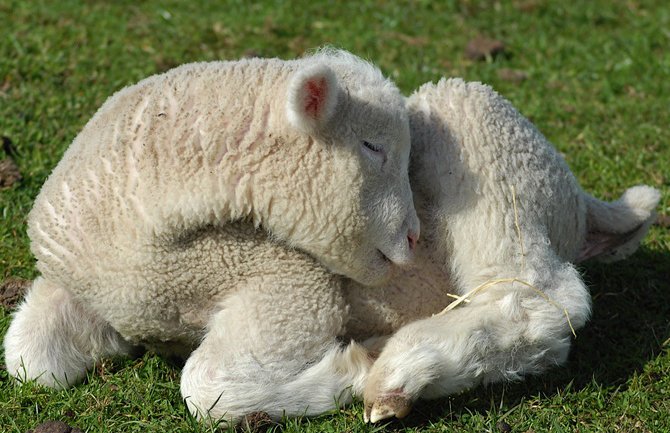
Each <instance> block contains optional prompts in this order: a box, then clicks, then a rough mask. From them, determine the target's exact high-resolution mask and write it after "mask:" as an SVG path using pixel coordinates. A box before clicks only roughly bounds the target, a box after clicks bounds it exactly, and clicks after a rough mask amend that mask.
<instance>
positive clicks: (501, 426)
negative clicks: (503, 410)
mask: <svg viewBox="0 0 670 433" xmlns="http://www.w3.org/2000/svg"><path fill="white" fill-rule="evenodd" d="M496 427H497V428H498V431H499V432H500V433H511V431H512V426H511V425H509V424H507V423H506V422H505V421H498V422H497V423H496Z"/></svg>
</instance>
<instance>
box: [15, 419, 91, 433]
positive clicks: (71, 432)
mask: <svg viewBox="0 0 670 433" xmlns="http://www.w3.org/2000/svg"><path fill="white" fill-rule="evenodd" d="M26 433H84V432H82V431H81V430H79V429H78V428H75V427H72V426H69V425H67V424H65V423H64V422H63V421H47V422H45V423H44V424H40V425H38V426H37V427H35V429H34V430H28V431H27V432H26Z"/></svg>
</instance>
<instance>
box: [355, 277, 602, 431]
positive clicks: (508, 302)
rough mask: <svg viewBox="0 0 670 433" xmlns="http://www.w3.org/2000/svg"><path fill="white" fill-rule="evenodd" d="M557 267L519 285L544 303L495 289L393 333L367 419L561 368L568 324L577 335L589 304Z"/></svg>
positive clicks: (374, 376) (515, 286)
mask: <svg viewBox="0 0 670 433" xmlns="http://www.w3.org/2000/svg"><path fill="white" fill-rule="evenodd" d="M558 266H559V268H558V269H557V270H556V272H553V273H550V274H549V275H536V276H535V277H529V278H528V279H527V280H525V281H526V282H530V283H532V284H533V286H534V287H536V288H537V289H540V290H542V291H543V293H545V294H546V295H548V297H549V299H548V298H546V297H544V296H541V295H540V294H538V293H537V292H535V290H534V289H532V288H529V287H527V286H525V285H523V284H520V283H501V284H496V285H493V286H489V287H488V288H487V289H485V290H482V291H481V292H479V293H478V294H477V295H475V296H473V298H472V300H471V302H470V303H468V304H466V305H463V306H460V307H458V308H455V309H453V310H451V311H448V312H446V313H445V314H440V315H435V316H433V317H430V318H427V319H423V320H419V321H416V322H413V323H410V324H408V325H406V326H405V327H403V328H401V329H400V330H398V332H397V333H396V334H394V335H393V336H392V337H391V338H390V339H389V341H388V343H387V344H386V346H385V347H384V349H383V351H382V353H381V354H380V357H379V358H378V359H377V361H376V362H375V363H374V365H373V367H372V369H371V370H370V374H369V376H368V379H367V382H366V386H365V391H364V398H365V417H366V419H367V420H370V421H372V422H376V421H379V420H382V419H385V418H390V417H393V416H397V417H399V418H401V417H403V416H405V415H406V414H407V413H409V410H410V408H411V405H412V403H413V402H414V401H415V400H416V399H418V398H437V397H442V396H446V395H449V394H453V393H456V392H459V391H462V390H465V389H468V388H471V387H473V386H475V385H477V384H479V383H481V382H485V383H490V382H497V381H501V380H505V379H517V378H519V377H520V376H523V375H526V374H534V373H539V372H541V371H543V370H545V369H546V368H547V367H550V366H553V365H558V364H561V363H562V362H564V361H565V359H566V357H567V354H568V350H569V346H570V339H571V337H572V331H571V328H570V324H569V323H568V317H569V318H570V323H571V324H572V326H573V327H574V328H575V329H576V328H579V327H581V326H583V324H584V322H585V321H586V319H587V317H588V315H589V312H590V297H589V294H588V292H587V289H586V288H585V286H584V285H583V283H582V281H581V279H580V277H579V275H578V273H577V271H576V270H575V269H574V268H572V266H570V265H569V264H564V265H558ZM564 309H565V310H564ZM566 313H567V315H566Z"/></svg>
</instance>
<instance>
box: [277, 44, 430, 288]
mask: <svg viewBox="0 0 670 433" xmlns="http://www.w3.org/2000/svg"><path fill="white" fill-rule="evenodd" d="M285 95H286V96H285V112H286V120H287V128H288V129H289V130H292V131H293V133H289V135H291V136H293V137H294V140H293V143H292V146H295V149H296V151H297V152H298V153H297V154H296V156H297V157H298V158H300V161H299V163H298V166H297V167H296V170H297V171H300V172H301V173H309V174H308V176H299V175H298V173H297V172H296V176H295V177H294V178H293V179H291V182H292V184H293V185H294V187H295V189H296V190H295V191H294V192H295V193H296V194H298V197H300V198H299V199H298V200H296V202H295V203H293V206H294V207H295V210H297V212H295V215H296V216H297V218H298V220H297V221H294V222H293V223H294V224H292V225H289V227H288V229H289V230H290V232H288V233H283V235H284V236H281V235H282V233H277V234H279V235H280V237H284V238H285V239H287V240H288V241H289V243H291V244H292V245H294V246H296V247H299V248H301V249H303V250H305V251H307V252H309V253H311V254H312V255H314V256H315V257H316V258H317V259H319V260H320V261H321V262H322V263H324V264H325V265H326V266H328V267H329V268H330V269H331V270H333V271H334V272H336V273H341V274H344V275H346V276H348V277H350V278H353V279H355V280H357V281H359V282H362V283H364V284H371V285H374V284H378V283H381V282H382V281H384V280H385V279H386V278H387V277H388V276H389V273H390V269H391V266H392V264H397V265H404V264H407V263H408V262H409V261H410V260H411V258H412V255H413V250H414V248H415V245H416V241H417V239H418V236H419V220H418V218H417V215H416V212H415V210H414V204H413V201H412V192H411V190H410V185H409V178H408V163H409V151H410V135H409V121H408V114H407V110H406V108H405V101H404V98H403V96H402V95H401V94H400V92H399V91H398V89H397V87H396V86H395V85H394V84H393V83H392V82H391V81H390V80H388V79H386V78H384V77H383V75H382V74H381V72H380V71H379V69H377V68H376V67H374V66H373V65H371V64H369V63H368V62H365V61H363V60H361V59H360V58H358V57H356V56H354V55H352V54H349V53H347V52H343V51H333V50H328V51H321V52H319V53H317V54H315V55H313V56H311V57H307V58H304V59H301V60H297V61H295V64H294V70H293V71H292V72H291V75H290V77H289V79H288V85H287V87H286V94H285ZM301 169H302V170H301ZM304 169H306V171H304ZM305 177H306V178H305Z"/></svg>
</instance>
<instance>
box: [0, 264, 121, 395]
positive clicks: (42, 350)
mask: <svg viewBox="0 0 670 433" xmlns="http://www.w3.org/2000/svg"><path fill="white" fill-rule="evenodd" d="M4 349H5V363H6V365H7V371H8V372H9V373H10V374H12V375H13V376H15V377H16V378H18V379H19V380H35V381H37V382H39V383H41V384H43V385H47V386H51V387H54V388H64V387H67V386H70V385H73V384H75V383H77V382H79V381H80V380H82V379H83V378H84V376H85V375H86V371H87V370H89V369H90V368H91V367H93V365H94V363H95V361H96V360H98V359H99V358H100V357H103V356H110V355H115V354H125V353H128V351H129V350H130V346H129V345H128V343H126V342H125V341H124V340H123V339H122V338H121V337H120V336H119V335H118V333H117V332H116V331H115V330H114V329H112V327H111V326H110V325H109V324H107V323H106V322H104V321H103V320H101V319H100V318H98V317H96V316H95V314H93V313H92V312H90V311H88V310H87V309H86V308H84V307H83V306H82V305H80V304H79V303H78V302H76V301H75V300H74V299H73V298H72V295H71V294H70V293H69V292H68V291H67V290H65V289H63V288H61V287H58V286H57V285H55V284H53V283H51V282H50V281H47V280H45V279H44V278H42V277H40V278H37V279H36V280H35V281H34V282H33V284H32V286H31V288H30V289H29V291H28V293H27V294H26V297H25V300H24V301H23V303H22V304H21V305H20V306H19V307H18V310H17V311H16V313H14V317H13V320H12V322H11V324H10V326H9V329H8V330H7V335H5V339H4Z"/></svg>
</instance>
